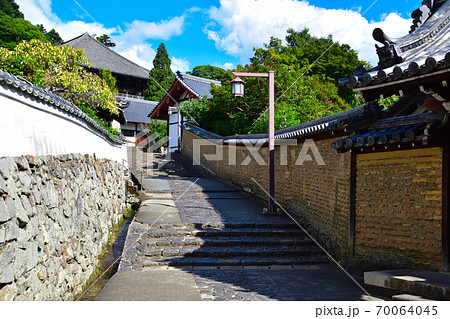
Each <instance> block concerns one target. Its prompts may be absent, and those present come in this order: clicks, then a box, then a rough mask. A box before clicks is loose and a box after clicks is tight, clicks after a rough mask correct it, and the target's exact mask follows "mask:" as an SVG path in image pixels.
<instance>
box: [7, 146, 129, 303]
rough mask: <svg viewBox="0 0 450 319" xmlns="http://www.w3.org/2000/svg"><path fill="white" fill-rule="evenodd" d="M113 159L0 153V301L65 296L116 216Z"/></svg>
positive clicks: (119, 178)
mask: <svg viewBox="0 0 450 319" xmlns="http://www.w3.org/2000/svg"><path fill="white" fill-rule="evenodd" d="M124 204H125V177H124V172H123V170H122V167H121V165H120V164H119V163H117V162H114V161H109V160H96V159H94V158H93V157H91V156H83V155H59V156H41V157H32V156H22V157H2V158H0V300H73V299H74V296H75V295H77V294H79V293H80V292H81V291H82V288H83V285H84V284H85V283H86V282H87V280H88V279H89V277H90V276H91V275H92V273H93V272H94V270H95V267H96V264H97V262H98V257H99V256H100V255H101V253H102V249H103V246H104V245H105V244H106V242H107V241H108V238H109V236H110V234H111V231H112V229H113V227H114V225H115V224H116V223H118V222H119V220H120V219H121V216H122V211H123V208H124Z"/></svg>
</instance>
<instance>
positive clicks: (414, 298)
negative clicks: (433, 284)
mask: <svg viewBox="0 0 450 319" xmlns="http://www.w3.org/2000/svg"><path fill="white" fill-rule="evenodd" d="M392 300H393V301H435V300H433V299H427V298H424V297H422V296H415V295H409V294H401V295H394V296H392Z"/></svg>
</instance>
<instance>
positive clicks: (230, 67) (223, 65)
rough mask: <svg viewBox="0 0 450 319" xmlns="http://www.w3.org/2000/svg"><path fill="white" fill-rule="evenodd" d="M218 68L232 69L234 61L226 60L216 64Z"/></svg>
mask: <svg viewBox="0 0 450 319" xmlns="http://www.w3.org/2000/svg"><path fill="white" fill-rule="evenodd" d="M216 66H218V67H219V68H222V69H225V70H232V69H234V63H231V62H226V63H224V64H216Z"/></svg>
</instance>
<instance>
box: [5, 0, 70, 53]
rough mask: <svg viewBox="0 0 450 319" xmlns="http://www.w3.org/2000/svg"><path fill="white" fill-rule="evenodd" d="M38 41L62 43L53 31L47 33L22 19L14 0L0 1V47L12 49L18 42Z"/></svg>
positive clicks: (40, 27) (41, 26)
mask: <svg viewBox="0 0 450 319" xmlns="http://www.w3.org/2000/svg"><path fill="white" fill-rule="evenodd" d="M31 39H38V40H41V41H50V42H51V43H52V44H54V45H58V44H61V43H62V39H61V37H60V36H59V34H58V32H56V31H55V29H52V30H51V31H50V32H47V31H46V30H45V28H44V26H43V25H37V26H35V25H33V24H32V23H31V22H29V21H27V20H25V19H24V16H23V14H22V12H20V10H19V6H18V5H17V4H16V3H15V1H14V0H0V47H4V48H7V49H10V50H11V49H14V47H15V46H16V45H17V44H18V43H19V42H20V41H23V40H25V41H28V40H31Z"/></svg>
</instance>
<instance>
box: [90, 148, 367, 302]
mask: <svg viewBox="0 0 450 319" xmlns="http://www.w3.org/2000/svg"><path fill="white" fill-rule="evenodd" d="M177 172H178V173H177ZM186 175H190V176H189V177H188V176H186ZM144 187H145V189H146V196H147V199H146V200H145V201H144V202H143V203H142V206H141V208H140V210H139V212H138V214H137V215H136V217H135V219H134V220H133V222H132V223H131V225H130V227H129V231H128V236H127V240H126V243H125V248H124V251H125V253H124V255H123V257H122V260H121V262H120V266H119V271H118V273H117V274H116V275H114V276H113V278H112V279H111V280H110V282H108V283H107V285H106V286H105V288H104V289H103V290H102V291H101V292H100V294H99V295H98V296H97V300H205V301H212V300H215V301H219V300H364V299H367V296H364V293H363V291H362V290H361V289H360V288H358V286H357V285H356V284H355V283H354V282H353V281H352V280H351V279H350V278H348V277H347V275H346V274H344V273H343V272H342V271H341V270H339V269H337V268H336V267H335V266H334V265H332V264H330V262H329V261H328V258H327V257H326V255H325V254H324V253H323V252H322V251H321V250H320V249H319V247H317V246H316V245H315V244H314V242H313V241H312V240H311V239H309V238H308V237H307V236H306V234H305V233H304V232H302V231H301V230H300V229H299V228H298V226H297V225H296V224H295V223H294V222H293V221H291V220H290V219H289V218H288V217H286V216H264V215H262V214H261V211H262V208H263V204H262V203H260V202H257V201H254V200H252V199H250V198H248V197H247V196H246V195H245V194H242V193H240V192H239V191H237V190H236V189H235V188H234V187H232V186H230V185H227V184H225V183H222V182H219V181H217V180H214V179H212V178H210V177H209V176H207V174H206V173H205V172H201V171H198V170H196V169H195V167H192V166H190V165H189V163H188V162H187V161H186V160H185V159H184V158H182V157H181V156H180V155H178V157H176V158H175V159H174V160H173V161H172V162H171V163H170V165H169V169H167V170H166V172H164V171H163V170H161V171H159V173H158V175H157V177H149V178H146V179H145V180H144ZM127 283H128V284H127Z"/></svg>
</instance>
